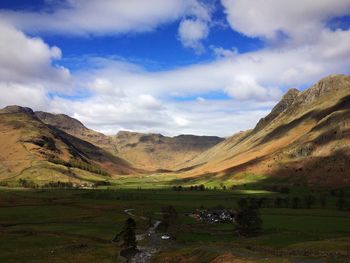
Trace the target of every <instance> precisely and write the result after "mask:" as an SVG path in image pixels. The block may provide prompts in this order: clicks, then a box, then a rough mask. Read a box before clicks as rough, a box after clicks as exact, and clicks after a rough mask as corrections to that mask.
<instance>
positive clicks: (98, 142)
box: [35, 111, 115, 153]
mask: <svg viewBox="0 0 350 263" xmlns="http://www.w3.org/2000/svg"><path fill="white" fill-rule="evenodd" d="M35 116H36V117H37V118H38V119H40V120H41V121H42V122H43V123H45V124H48V125H51V126H54V127H56V128H58V129H60V130H62V131H64V132H66V133H68V134H70V135H73V136H74V137H77V138H79V139H82V140H84V141H87V142H90V143H92V144H94V145H95V146H98V147H101V148H103V149H105V150H108V151H109V152H111V153H114V152H115V147H114V145H113V143H112V138H111V137H109V136H106V135H104V134H103V133H100V132H96V131H94V130H91V129H89V128H87V127H85V126H84V124H82V123H81V122H80V121H79V120H77V119H74V118H72V117H70V116H68V115H65V114H53V113H48V112H42V111H36V112H35Z"/></svg>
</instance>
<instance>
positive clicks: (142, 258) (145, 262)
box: [123, 209, 161, 263]
mask: <svg viewBox="0 0 350 263" xmlns="http://www.w3.org/2000/svg"><path fill="white" fill-rule="evenodd" d="M133 211H134V209H125V210H124V212H125V213H126V214H127V215H128V216H130V217H138V218H140V219H142V220H147V218H146V217H143V216H137V215H135V214H134V213H133ZM160 223H161V221H159V220H157V221H156V222H155V223H154V225H153V226H151V227H149V228H148V229H147V231H146V232H145V233H143V234H139V235H136V240H137V241H142V240H144V239H146V238H148V242H147V245H145V246H138V247H137V248H138V250H139V252H138V253H137V254H136V255H135V256H134V257H133V258H132V259H131V261H129V262H131V263H149V262H151V258H152V256H153V255H154V254H155V253H157V252H158V251H159V248H158V247H159V242H160V240H159V238H158V236H157V234H156V230H157V228H158V227H159V225H160ZM123 262H127V260H126V259H124V260H123Z"/></svg>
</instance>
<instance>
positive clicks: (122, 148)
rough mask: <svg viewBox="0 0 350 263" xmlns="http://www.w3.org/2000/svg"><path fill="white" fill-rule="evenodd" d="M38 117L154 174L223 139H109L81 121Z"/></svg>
mask: <svg viewBox="0 0 350 263" xmlns="http://www.w3.org/2000/svg"><path fill="white" fill-rule="evenodd" d="M35 115H36V116H37V117H38V118H39V119H40V120H41V121H43V122H44V123H46V124H49V125H51V126H54V127H56V128H58V129H60V130H62V131H64V132H66V133H68V134H70V135H73V136H74V137H77V138H80V139H82V140H84V141H87V142H90V143H91V144H93V145H95V146H98V147H101V148H103V149H105V150H106V151H108V152H110V153H111V154H113V155H114V156H117V157H120V158H123V159H125V160H128V161H129V162H130V163H132V164H133V165H134V166H135V167H138V168H141V169H145V170H150V171H156V170H176V169H179V168H181V167H182V166H183V165H182V164H183V163H185V162H187V161H189V160H191V159H193V158H195V157H196V156H197V155H198V154H200V153H202V152H204V151H206V150H208V149H209V148H211V147H213V146H214V145H216V144H217V143H219V142H221V141H222V140H223V139H222V138H219V137H215V136H195V135H180V136H176V137H166V136H163V135H161V134H143V133H135V132H127V131H121V132H119V133H118V134H117V135H115V136H107V135H104V134H102V133H99V132H96V131H93V130H90V129H88V128H87V127H85V126H84V125H83V124H82V123H81V122H80V121H78V120H76V119H74V118H71V117H69V116H67V115H64V114H52V113H47V112H35Z"/></svg>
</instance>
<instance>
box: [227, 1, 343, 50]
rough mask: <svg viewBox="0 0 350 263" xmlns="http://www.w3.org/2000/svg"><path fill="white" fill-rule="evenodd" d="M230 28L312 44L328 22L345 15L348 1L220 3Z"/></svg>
mask: <svg viewBox="0 0 350 263" xmlns="http://www.w3.org/2000/svg"><path fill="white" fill-rule="evenodd" d="M221 2H222V4H223V6H224V8H225V12H226V14H227V20H228V22H229V24H230V25H231V27H232V28H233V29H234V30H236V31H239V32H241V33H243V34H245V35H247V36H251V37H265V38H267V39H275V38H277V37H278V35H279V33H280V32H283V33H284V34H287V35H288V36H289V37H290V38H291V40H292V41H294V42H296V43H300V42H309V41H315V39H314V37H315V36H317V35H318V34H319V32H320V31H322V29H323V28H324V25H325V23H326V22H327V20H328V19H330V18H332V17H334V16H341V15H348V14H349V12H350V1H349V0H317V1H315V0H294V1H281V0H264V1H262V0H250V1H246V0H221Z"/></svg>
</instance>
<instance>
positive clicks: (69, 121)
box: [35, 111, 87, 131]
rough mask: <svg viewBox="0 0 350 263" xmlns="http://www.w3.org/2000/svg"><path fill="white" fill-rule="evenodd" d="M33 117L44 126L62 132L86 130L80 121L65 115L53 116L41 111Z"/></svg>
mask: <svg viewBox="0 0 350 263" xmlns="http://www.w3.org/2000/svg"><path fill="white" fill-rule="evenodd" d="M35 115H36V117H37V118H38V119H40V120H41V121H42V122H44V123H45V124H48V125H52V126H55V127H57V128H59V129H62V130H76V131H78V130H79V131H81V130H87V128H86V127H85V126H84V124H82V123H81V122H80V121H78V120H76V119H74V118H72V117H69V116H67V115H65V114H53V113H48V112H43V111H36V112H35Z"/></svg>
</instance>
